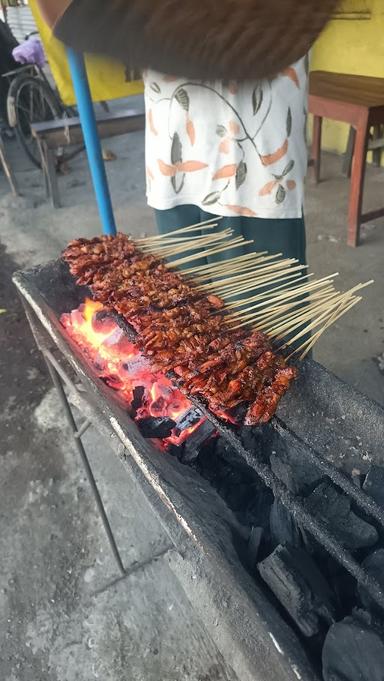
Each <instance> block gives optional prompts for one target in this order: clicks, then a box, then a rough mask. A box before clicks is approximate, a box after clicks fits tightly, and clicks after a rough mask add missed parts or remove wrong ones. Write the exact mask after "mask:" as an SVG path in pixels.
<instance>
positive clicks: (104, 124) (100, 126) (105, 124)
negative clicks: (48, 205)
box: [31, 109, 145, 208]
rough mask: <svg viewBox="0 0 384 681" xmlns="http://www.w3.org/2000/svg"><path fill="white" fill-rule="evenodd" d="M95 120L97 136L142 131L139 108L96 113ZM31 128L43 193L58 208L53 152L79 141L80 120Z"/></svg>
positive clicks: (55, 122)
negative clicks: (43, 181) (42, 179)
mask: <svg viewBox="0 0 384 681" xmlns="http://www.w3.org/2000/svg"><path fill="white" fill-rule="evenodd" d="M96 123H97V130H98V133H99V137H100V139H105V138H107V137H117V136H119V135H126V134H127V133H129V132H135V131H137V130H144V128H145V115H144V112H143V111H136V110H134V109H126V110H123V111H115V112H107V113H105V112H103V113H101V112H98V113H97V115H96ZM31 129H32V135H33V136H34V137H35V138H36V140H37V143H38V145H39V149H40V156H41V166H42V170H43V173H44V178H45V185H46V190H47V196H50V197H51V200H52V205H53V207H54V208H60V206H61V202H60V196H59V186H58V182H57V174H56V163H55V152H56V151H57V149H58V148H60V147H66V146H72V145H75V146H76V145H81V144H83V141H84V140H83V132H82V129H81V123H80V119H79V118H77V117H73V118H62V119H58V120H53V121H47V122H46V123H32V125H31Z"/></svg>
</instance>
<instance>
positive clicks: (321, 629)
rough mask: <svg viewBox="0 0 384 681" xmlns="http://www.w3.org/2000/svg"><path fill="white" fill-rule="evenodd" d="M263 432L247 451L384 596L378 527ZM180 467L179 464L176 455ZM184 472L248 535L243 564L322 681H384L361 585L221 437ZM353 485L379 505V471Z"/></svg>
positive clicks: (252, 434)
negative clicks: (210, 490) (192, 471)
mask: <svg viewBox="0 0 384 681" xmlns="http://www.w3.org/2000/svg"><path fill="white" fill-rule="evenodd" d="M264 429H265V431H264ZM244 430H246V429H244ZM263 431H264V432H262V433H261V432H259V429H249V430H248V432H245V433H244V434H243V436H242V439H243V442H244V440H246V444H247V447H248V448H252V449H253V451H254V452H255V454H256V455H257V456H258V457H260V458H261V459H262V460H264V461H269V464H270V466H271V468H272V470H273V471H274V473H275V474H276V475H277V477H278V478H279V479H281V480H282V481H283V482H284V484H285V485H286V486H287V487H288V488H289V489H290V490H291V491H292V492H293V493H294V494H295V495H299V496H300V498H301V499H302V501H303V504H304V505H305V507H306V508H307V509H308V510H310V512H311V513H312V515H313V516H314V517H315V518H317V519H318V520H320V521H321V522H322V524H323V526H324V527H327V528H329V529H330V530H331V531H332V533H333V534H334V536H336V537H337V539H338V541H339V542H340V545H341V546H343V547H345V548H347V549H348V550H349V551H350V553H351V555H352V556H354V557H355V558H356V559H357V560H358V562H359V563H360V564H361V565H362V567H363V568H364V569H365V570H366V572H367V573H368V574H369V575H371V576H372V577H374V578H375V579H376V582H377V583H378V584H379V585H380V587H382V589H383V592H384V542H383V538H382V537H380V533H379V532H378V529H377V527H376V526H375V524H374V523H372V521H371V519H369V518H367V517H364V516H363V513H362V512H361V511H359V510H358V509H357V508H355V505H354V504H353V502H352V501H351V499H350V498H349V497H348V496H347V495H346V494H345V493H344V492H342V491H341V490H340V489H339V488H338V487H337V486H336V485H335V484H334V483H333V482H332V481H331V480H329V479H328V478H327V477H326V476H324V475H322V474H321V473H319V471H318V470H317V469H316V468H315V467H314V466H313V465H311V464H309V463H308V462H306V461H305V460H304V458H303V457H302V456H301V453H300V451H296V452H295V451H294V450H293V449H290V450H289V451H288V449H287V448H286V447H285V446H284V442H282V441H279V437H278V436H277V435H276V433H274V431H273V428H271V427H270V426H265V427H264V428H263ZM179 458H180V460H183V457H182V454H180V455H179ZM184 463H186V461H184ZM188 463H189V464H190V465H193V467H194V468H196V469H197V470H198V472H199V473H200V474H201V475H202V476H203V477H204V478H205V479H207V480H209V481H210V483H211V484H212V485H213V487H214V488H215V489H216V490H217V491H218V493H219V494H220V496H221V497H222V498H223V499H224V500H225V501H226V503H227V505H228V506H229V507H230V508H231V509H232V511H233V512H234V513H235V515H236V517H237V519H238V520H239V521H240V523H241V524H242V525H244V526H245V527H246V528H247V529H248V531H249V541H248V552H247V559H246V560H244V555H242V556H240V555H239V557H240V558H241V559H242V562H243V564H244V566H245V567H246V568H247V570H248V571H249V572H250V573H251V574H252V575H253V577H254V578H255V580H257V581H258V583H259V584H262V585H263V586H264V588H265V589H266V591H267V592H268V594H269V596H270V598H271V600H272V602H273V603H274V605H275V606H276V607H277V608H278V609H279V611H280V613H281V614H282V615H283V617H284V618H285V619H286V620H287V622H289V623H290V625H291V626H292V627H293V628H294V629H295V631H296V633H297V634H298V636H299V637H300V638H301V639H302V641H303V642H304V643H305V647H306V649H307V651H308V653H309V655H310V657H311V659H312V661H313V663H314V666H315V668H316V669H317V670H318V671H319V674H320V675H321V674H322V677H323V680H324V681H384V609H382V608H381V607H380V605H378V604H377V602H376V601H375V600H374V598H372V596H371V595H370V593H369V592H368V591H367V589H366V588H365V587H364V585H361V584H358V583H357V582H356V580H355V579H354V578H353V577H352V576H351V575H350V574H349V573H348V572H347V571H346V569H345V568H343V567H342V566H341V565H340V564H339V563H338V562H337V561H336V560H335V559H334V558H332V557H330V556H329V555H328V553H327V552H326V551H325V549H324V548H323V546H321V544H320V543H317V542H316V541H315V540H314V539H313V537H310V536H309V535H308V534H307V532H306V531H304V530H303V528H302V527H300V523H299V522H298V521H297V520H296V518H295V517H294V516H293V515H292V514H291V513H289V511H287V510H286V508H285V506H284V505H283V504H282V503H281V501H280V500H279V499H278V498H274V496H273V494H272V492H271V490H269V489H267V488H266V487H265V485H264V484H263V483H262V481H261V480H260V478H259V477H258V476H257V474H256V473H255V472H254V471H253V470H251V469H250V468H248V467H247V466H246V465H244V464H242V463H240V462H239V459H238V457H236V454H235V453H234V451H233V449H232V448H231V446H230V445H229V444H228V442H226V441H224V440H223V439H222V438H221V437H217V436H214V437H211V438H210V439H209V440H208V441H206V442H205V443H204V445H202V446H201V447H200V449H199V451H198V453H197V454H195V456H194V458H193V461H192V460H191V461H189V462H188ZM355 478H356V476H355ZM352 479H354V478H353V476H352ZM354 482H355V483H356V480H355V479H354ZM358 482H359V486H361V487H362V489H364V491H365V492H366V494H368V495H369V496H371V497H372V499H374V500H375V501H376V502H377V503H378V504H380V505H383V506H384V468H382V467H380V466H372V467H371V468H370V469H369V471H368V472H367V474H366V475H365V476H364V475H359V480H358Z"/></svg>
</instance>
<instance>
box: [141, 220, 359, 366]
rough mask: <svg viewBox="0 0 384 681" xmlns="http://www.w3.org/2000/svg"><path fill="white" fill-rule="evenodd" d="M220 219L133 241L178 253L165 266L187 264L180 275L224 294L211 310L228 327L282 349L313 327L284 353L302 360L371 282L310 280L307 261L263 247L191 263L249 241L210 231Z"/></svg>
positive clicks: (157, 251) (160, 253) (164, 254)
mask: <svg viewBox="0 0 384 681" xmlns="http://www.w3.org/2000/svg"><path fill="white" fill-rule="evenodd" d="M219 220H220V218H216V217H213V218H211V219H209V220H205V221H203V222H200V223H196V224H195V225H190V226H188V227H180V228H178V229H175V230H173V231H172V232H169V233H168V234H165V235H155V236H152V237H146V238H143V239H138V240H137V241H136V243H137V244H138V246H139V248H140V249H141V250H142V251H143V252H144V253H148V254H150V253H153V255H155V256H157V257H159V258H161V259H163V258H165V259H166V258H170V257H173V258H176V259H174V261H173V262H169V263H166V267H167V268H170V269H173V268H177V267H178V266H179V265H186V264H187V263H191V265H190V266H188V267H187V268H185V269H183V271H182V275H183V277H185V278H186V279H187V280H189V281H190V283H191V285H192V286H193V287H196V290H197V291H201V292H202V293H204V294H209V293H213V294H217V295H218V296H220V297H221V298H222V300H223V301H224V308H223V309H222V310H218V311H214V312H212V314H213V315H214V314H222V313H223V311H224V312H227V314H226V316H225V319H226V321H227V323H228V324H229V327H230V328H231V329H232V330H235V329H239V328H241V327H249V329H250V331H251V330H259V331H263V333H266V334H267V335H268V336H269V337H270V338H272V339H273V340H275V341H279V342H282V345H281V346H280V347H281V349H282V348H285V347H289V346H292V345H293V344H294V343H296V342H297V341H299V340H300V339H301V338H303V336H307V335H308V334H309V333H311V332H313V333H312V335H311V336H310V337H309V338H305V340H304V341H303V342H302V343H301V345H300V346H299V347H298V348H295V349H294V350H293V351H292V352H291V354H290V355H289V357H288V358H290V357H292V356H293V355H297V354H299V353H301V354H300V359H303V358H304V357H305V356H306V354H307V353H308V352H309V351H310V349H311V348H312V347H313V345H314V344H315V343H316V342H317V340H318V339H319V338H320V337H321V335H322V334H323V333H324V332H325V330H326V329H328V328H329V326H331V325H332V324H333V323H334V322H335V321H337V320H338V319H339V318H340V317H341V316H342V315H344V314H345V313H346V312H347V311H348V310H350V309H351V308H352V307H353V306H354V305H356V303H358V302H359V301H360V300H361V299H362V298H361V296H356V295H354V294H355V293H356V292H358V291H360V290H361V289H363V288H365V287H366V286H368V285H369V284H371V283H372V281H369V282H366V283H364V284H362V283H360V284H357V285H356V286H353V287H352V288H351V289H349V290H348V291H346V292H344V293H343V292H340V291H337V290H336V289H335V288H334V284H333V281H334V278H335V277H336V276H337V275H338V272H336V273H334V274H330V275H328V276H325V277H322V278H320V279H312V280H311V281H309V278H310V277H313V274H311V273H308V272H306V271H305V270H306V269H307V266H306V265H302V264H301V263H300V262H299V261H298V260H297V259H295V258H284V257H283V256H282V254H281V253H277V254H270V253H268V252H267V251H260V252H254V253H242V254H241V255H238V256H234V257H233V258H230V257H225V255H224V257H223V259H220V260H218V261H217V262H211V263H209V262H208V263H205V264H202V265H194V262H195V261H196V260H199V259H201V258H206V257H210V256H213V255H217V254H221V253H223V254H224V253H225V252H226V251H230V250H232V249H237V248H241V247H243V246H247V245H248V244H252V243H253V241H252V240H249V241H246V240H245V239H244V238H243V237H242V236H234V232H233V230H232V229H230V228H226V229H222V230H220V231H210V230H215V229H216V228H217V227H218V222H219ZM177 256H180V257H177ZM265 289H267V290H265ZM233 298H235V300H233ZM292 334H294V335H293V337H291V338H289V339H288V340H286V336H287V335H292Z"/></svg>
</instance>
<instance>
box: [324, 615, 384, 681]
mask: <svg viewBox="0 0 384 681" xmlns="http://www.w3.org/2000/svg"><path fill="white" fill-rule="evenodd" d="M322 659H323V678H324V681H384V635H383V632H382V631H381V629H379V628H378V627H377V626H376V624H374V622H373V620H372V619H371V618H370V617H369V616H367V615H366V614H365V613H360V612H355V613H354V614H353V616H352V617H346V618H345V619H344V620H342V621H341V622H337V623H336V624H334V625H333V626H332V627H331V628H330V630H329V632H328V634H327V637H326V639H325V643H324V647H323V653H322Z"/></svg>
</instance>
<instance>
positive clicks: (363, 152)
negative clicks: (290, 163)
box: [309, 71, 384, 246]
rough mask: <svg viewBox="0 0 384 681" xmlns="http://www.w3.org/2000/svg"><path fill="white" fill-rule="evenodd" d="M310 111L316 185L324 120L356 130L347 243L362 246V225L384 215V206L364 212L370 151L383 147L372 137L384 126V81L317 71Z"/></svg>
mask: <svg viewBox="0 0 384 681" xmlns="http://www.w3.org/2000/svg"><path fill="white" fill-rule="evenodd" d="M309 112H310V113H312V114H313V117H314V118H313V139H312V168H313V177H314V179H315V182H319V179H320V160H321V129H322V121H323V118H331V119H333V120H336V121H342V122H344V123H348V124H349V125H350V126H351V127H352V128H353V129H354V131H355V135H354V138H355V139H354V141H353V139H352V138H351V139H350V150H349V153H350V155H352V149H353V161H352V170H351V188H350V197H349V209H348V236H347V243H348V245H349V246H358V244H359V239H360V226H361V225H362V224H363V223H365V222H369V221H371V220H376V219H378V218H380V217H383V216H384V207H382V208H378V209H377V210H373V211H370V212H368V213H363V211H362V206H363V192H364V177H365V167H366V161H367V151H368V150H369V148H371V149H377V148H379V146H382V140H381V139H380V140H376V141H375V140H373V141H372V142H371V146H369V134H370V129H371V128H377V127H378V126H381V125H384V78H371V77H369V76H353V75H349V74H342V73H328V72H326V71H313V72H312V73H311V75H310V81H309ZM375 144H376V145H377V146H375ZM346 170H347V171H348V168H346ZM383 196H384V190H383Z"/></svg>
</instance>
